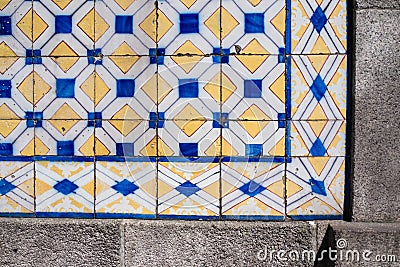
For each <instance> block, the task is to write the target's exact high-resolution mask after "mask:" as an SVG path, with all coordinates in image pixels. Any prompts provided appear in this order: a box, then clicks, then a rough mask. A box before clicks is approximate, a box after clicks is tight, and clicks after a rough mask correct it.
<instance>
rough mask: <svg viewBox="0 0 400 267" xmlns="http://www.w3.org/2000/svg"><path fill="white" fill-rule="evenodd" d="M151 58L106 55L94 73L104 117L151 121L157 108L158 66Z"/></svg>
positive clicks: (97, 102) (98, 105) (96, 98)
mask: <svg viewBox="0 0 400 267" xmlns="http://www.w3.org/2000/svg"><path fill="white" fill-rule="evenodd" d="M150 61H151V59H150V57H137V56H128V57H125V56H110V57H103V58H102V62H101V63H99V64H98V65H96V73H94V76H92V80H93V81H94V84H95V94H94V98H93V100H94V104H95V112H97V113H98V114H101V117H102V119H107V120H108V119H117V120H122V119H126V120H149V119H150V113H151V112H156V110H157V106H156V104H157V76H156V71H157V67H156V65H155V64H151V63H150Z"/></svg>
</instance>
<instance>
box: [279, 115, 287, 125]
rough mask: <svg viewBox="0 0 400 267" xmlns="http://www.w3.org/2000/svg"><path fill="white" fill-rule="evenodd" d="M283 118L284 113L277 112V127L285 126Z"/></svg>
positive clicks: (284, 116)
mask: <svg viewBox="0 0 400 267" xmlns="http://www.w3.org/2000/svg"><path fill="white" fill-rule="evenodd" d="M285 118H286V114H285V113H278V127H279V128H285V127H286V123H285Z"/></svg>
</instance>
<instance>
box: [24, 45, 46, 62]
mask: <svg viewBox="0 0 400 267" xmlns="http://www.w3.org/2000/svg"><path fill="white" fill-rule="evenodd" d="M25 55H26V58H25V64H26V65H32V64H42V58H41V56H42V52H41V50H40V49H35V50H32V49H26V51H25Z"/></svg>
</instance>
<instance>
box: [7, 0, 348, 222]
mask: <svg viewBox="0 0 400 267" xmlns="http://www.w3.org/2000/svg"><path fill="white" fill-rule="evenodd" d="M346 27H347V22H346V1H345V0H317V1H315V0H308V1H307V0H293V1H289V0H287V1H285V0H277V1H270V0H222V1H220V0H197V1H196V0H158V1H156V2H155V1H147V0H103V1H101V0H97V1H84V0H74V1H72V0H40V1H39V0H38V1H36V0H34V1H23V0H8V1H7V0H3V1H0V178H1V179H0V212H1V214H0V216H41V217H65V216H66V217H90V218H93V217H97V218H107V217H136V218H157V217H158V218H188V219H200V218H201V219H218V218H222V219H267V220H283V219H284V218H285V217H287V216H289V217H291V218H293V219H323V218H329V219H332V218H336V219H338V218H341V217H342V214H343V201H344V185H345V169H344V166H345V164H344V162H345V156H346V153H345V140H346V131H345V130H346V89H347V61H346V51H347V48H346V35H347V29H346Z"/></svg>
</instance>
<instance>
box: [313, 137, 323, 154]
mask: <svg viewBox="0 0 400 267" xmlns="http://www.w3.org/2000/svg"><path fill="white" fill-rule="evenodd" d="M310 153H311V155H312V156H314V157H322V156H325V153H326V148H325V146H324V144H323V143H322V141H321V139H319V138H317V140H315V142H314V144H313V145H312V146H311V149H310Z"/></svg>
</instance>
